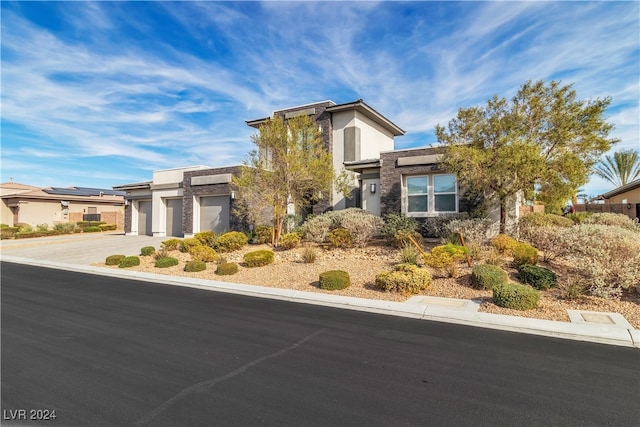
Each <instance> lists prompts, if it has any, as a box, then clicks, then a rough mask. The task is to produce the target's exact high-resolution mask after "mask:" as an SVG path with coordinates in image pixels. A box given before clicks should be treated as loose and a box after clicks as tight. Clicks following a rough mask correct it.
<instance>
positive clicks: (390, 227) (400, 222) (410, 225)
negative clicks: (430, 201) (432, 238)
mask: <svg viewBox="0 0 640 427" xmlns="http://www.w3.org/2000/svg"><path fill="white" fill-rule="evenodd" d="M383 220H384V225H383V226H382V227H380V234H382V236H384V238H385V239H386V240H387V242H388V243H389V244H390V245H392V246H395V247H397V248H399V247H401V246H403V242H402V241H398V236H400V237H402V236H407V235H414V234H413V233H415V232H417V230H418V221H417V220H416V219H415V218H414V217H412V216H405V215H402V214H399V213H390V214H387V215H385V216H384V218H383ZM398 232H403V233H400V234H399V235H398ZM417 234H418V235H420V233H417Z"/></svg>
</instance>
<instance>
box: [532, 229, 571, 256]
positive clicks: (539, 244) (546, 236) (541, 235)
mask: <svg viewBox="0 0 640 427" xmlns="http://www.w3.org/2000/svg"><path fill="white" fill-rule="evenodd" d="M573 231H574V227H571V228H568V227H555V226H542V227H532V228H530V229H528V230H527V232H526V233H523V238H524V239H525V240H526V241H527V242H529V243H530V244H531V245H532V246H534V247H535V248H537V249H539V250H541V251H542V254H543V255H544V258H543V259H544V260H545V261H551V260H553V259H555V258H558V257H564V256H566V255H568V253H569V252H570V251H571V248H570V247H568V246H567V245H566V244H565V242H566V240H567V235H569V234H571V233H573Z"/></svg>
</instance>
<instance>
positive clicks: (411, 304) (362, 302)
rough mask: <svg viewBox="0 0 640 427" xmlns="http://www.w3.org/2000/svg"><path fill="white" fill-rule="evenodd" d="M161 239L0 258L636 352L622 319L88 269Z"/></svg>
mask: <svg viewBox="0 0 640 427" xmlns="http://www.w3.org/2000/svg"><path fill="white" fill-rule="evenodd" d="M166 239H167V237H150V236H125V235H123V234H117V233H110V234H106V233H105V234H99V235H82V234H81V235H70V236H59V237H47V238H39V239H29V240H26V239H25V240H5V241H0V249H1V252H2V254H1V255H2V256H1V260H2V261H6V262H15V263H20V264H28V265H35V266H41V267H47V268H56V269H62V270H69V271H76V272H81V273H88V274H99V275H103V276H111V277H118V278H123V279H133V280H143V281H148V282H153V283H164V284H168V285H175V286H187V287H194V288H199V289H210V290H213V291H218V292H227V293H234V294H240V295H249V296H255V297H261V298H273V299H279V300H285V301H293V302H298V303H305V304H314V305H322V306H328V307H337V308H344V309H350V310H359V311H367V312H372V313H379V314H387V315H394V316H403V317H411V318H416V319H425V320H434V321H439V322H448V323H457V324H463V325H469V326H475V327H484V328H491V329H499V330H505V331H513V332H521V333H528V334H534V335H544V336H550V337H557V338H565V339H572V340H578V341H590V342H597V343H604V344H613V345H620V346H627V347H638V348H640V330H638V329H634V328H633V327H631V325H629V324H628V323H626V322H624V321H623V322H618V323H613V324H605V323H590V322H584V321H582V322H558V321H551V320H541V319H530V318H524V317H517V316H505V315H499V314H491V313H481V312H478V311H477V307H478V304H477V303H475V302H473V301H467V300H451V299H444V298H434V297H424V296H418V297H414V298H411V299H409V300H408V301H406V302H402V303H400V302H392V301H381V300H368V299H364V298H354V297H345V296H339V295H328V294H322V293H316V292H304V291H294V290H290V289H276V288H269V287H262V286H254V285H243V284H235V283H227V282H221V281H216V280H204V279H192V278H188V277H176V276H167V275H164V274H151V273H142V272H137V271H130V270H125V269H122V270H120V269H118V270H114V269H110V268H101V267H94V266H91V265H90V264H92V263H98V262H103V261H104V259H105V258H106V257H107V256H109V255H113V254H115V253H120V254H123V255H137V254H139V252H140V248H142V247H143V246H156V247H158V246H159V244H160V242H162V241H163V240H166ZM70 261H71V262H70ZM620 317H621V316H620Z"/></svg>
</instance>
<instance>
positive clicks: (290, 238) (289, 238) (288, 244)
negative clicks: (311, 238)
mask: <svg viewBox="0 0 640 427" xmlns="http://www.w3.org/2000/svg"><path fill="white" fill-rule="evenodd" d="M298 245H300V235H299V234H298V233H296V232H291V233H287V234H285V235H284V236H282V237H280V246H282V247H283V248H285V249H293V248H296V247H298Z"/></svg>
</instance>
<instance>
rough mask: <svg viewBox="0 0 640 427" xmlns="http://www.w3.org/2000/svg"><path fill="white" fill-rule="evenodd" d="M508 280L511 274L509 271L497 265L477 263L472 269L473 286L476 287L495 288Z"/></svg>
mask: <svg viewBox="0 0 640 427" xmlns="http://www.w3.org/2000/svg"><path fill="white" fill-rule="evenodd" d="M508 281H509V275H508V274H507V272H506V271H504V270H503V269H501V268H500V267H496V266H495V265H490V264H482V265H476V266H475V267H473V270H471V286H473V287H474V288H476V289H493V288H494V287H496V286H498V285H502V284H503V283H506V282H508Z"/></svg>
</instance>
